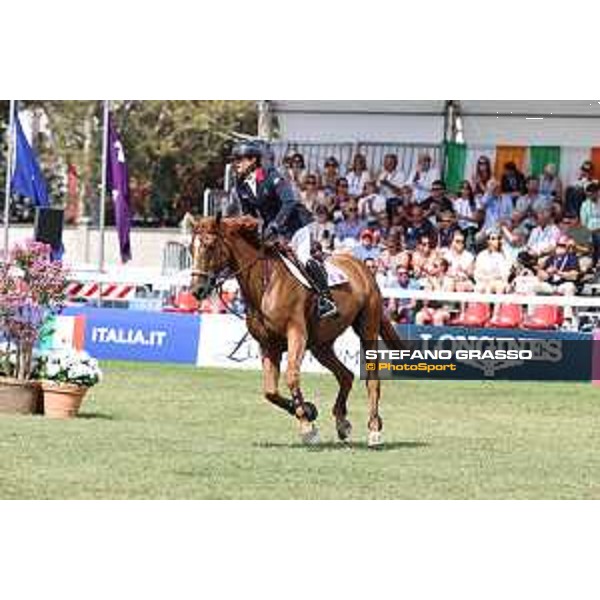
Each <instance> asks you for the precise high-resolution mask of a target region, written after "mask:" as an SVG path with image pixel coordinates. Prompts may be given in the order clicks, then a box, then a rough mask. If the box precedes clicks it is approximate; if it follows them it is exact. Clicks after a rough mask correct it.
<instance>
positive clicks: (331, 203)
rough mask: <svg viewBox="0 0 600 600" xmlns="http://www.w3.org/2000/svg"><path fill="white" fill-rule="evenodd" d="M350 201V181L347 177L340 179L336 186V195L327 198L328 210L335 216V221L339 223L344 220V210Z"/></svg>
mask: <svg viewBox="0 0 600 600" xmlns="http://www.w3.org/2000/svg"><path fill="white" fill-rule="evenodd" d="M350 200H351V198H350V194H349V193H348V180H347V179H346V178H345V177H339V178H338V180H337V181H336V184H335V194H334V195H333V196H327V208H328V209H329V212H331V213H332V214H333V220H334V221H339V220H340V219H341V218H342V216H343V215H342V210H343V209H344V207H345V206H346V205H347V204H348V202H350Z"/></svg>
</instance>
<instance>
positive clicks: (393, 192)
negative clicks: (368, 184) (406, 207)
mask: <svg viewBox="0 0 600 600" xmlns="http://www.w3.org/2000/svg"><path fill="white" fill-rule="evenodd" d="M405 181H406V174H405V173H404V171H403V170H402V169H401V168H400V167H399V166H398V157H397V156H396V155H395V154H386V155H385V157H384V159H383V170H382V171H381V173H379V175H378V176H377V184H378V186H379V191H380V193H381V195H382V196H384V197H385V198H386V199H387V198H400V197H401V196H402V186H403V185H404V183H405Z"/></svg>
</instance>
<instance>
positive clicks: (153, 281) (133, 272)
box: [69, 268, 600, 309]
mask: <svg viewBox="0 0 600 600" xmlns="http://www.w3.org/2000/svg"><path fill="white" fill-rule="evenodd" d="M69 279H70V280H71V281H78V282H81V283H100V284H134V285H140V286H141V285H151V286H153V287H154V288H155V289H169V288H173V287H185V286H189V284H190V281H191V270H190V269H186V270H183V271H180V272H178V273H174V274H170V275H162V274H161V273H160V270H159V269H152V270H151V269H128V268H125V269H123V268H119V269H113V270H110V271H107V272H98V271H97V270H96V269H91V268H89V269H87V268H79V269H77V268H75V269H72V270H71V271H70V276H69ZM381 293H382V295H383V297H384V298H386V299H390V298H401V299H409V300H410V299H413V300H421V301H427V300H429V301H438V302H452V303H459V304H460V303H465V302H468V303H473V302H481V303H485V304H521V305H524V304H527V305H547V306H549V305H552V306H571V307H574V308H598V309H600V296H544V295H524V294H479V293H476V292H431V291H425V290H403V289H400V288H383V289H382V290H381Z"/></svg>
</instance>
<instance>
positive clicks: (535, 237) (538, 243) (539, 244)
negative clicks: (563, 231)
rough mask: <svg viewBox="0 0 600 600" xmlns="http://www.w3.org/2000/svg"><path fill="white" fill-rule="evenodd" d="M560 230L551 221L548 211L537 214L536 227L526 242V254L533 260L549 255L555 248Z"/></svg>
mask: <svg viewBox="0 0 600 600" xmlns="http://www.w3.org/2000/svg"><path fill="white" fill-rule="evenodd" d="M559 237H560V229H559V228H558V227H557V226H556V224H555V223H554V221H552V219H551V215H550V211H549V210H542V211H541V212H539V213H538V214H537V227H534V228H533V230H532V231H531V233H530V234H529V239H528V240H527V252H528V253H529V254H530V255H531V256H533V257H534V258H537V257H540V256H544V255H546V254H550V252H552V251H553V250H554V248H555V247H556V243H557V242H558V238H559Z"/></svg>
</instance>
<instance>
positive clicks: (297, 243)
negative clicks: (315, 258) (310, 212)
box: [290, 225, 311, 265]
mask: <svg viewBox="0 0 600 600" xmlns="http://www.w3.org/2000/svg"><path fill="white" fill-rule="evenodd" d="M290 244H291V245H292V248H293V250H294V252H295V253H296V256H297V257H298V260H300V262H301V263H302V264H303V265H306V262H307V261H308V259H309V258H310V250H311V243H310V225H306V226H304V227H302V228H301V229H298V231H296V233H295V234H294V235H293V236H292V239H291V241H290Z"/></svg>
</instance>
